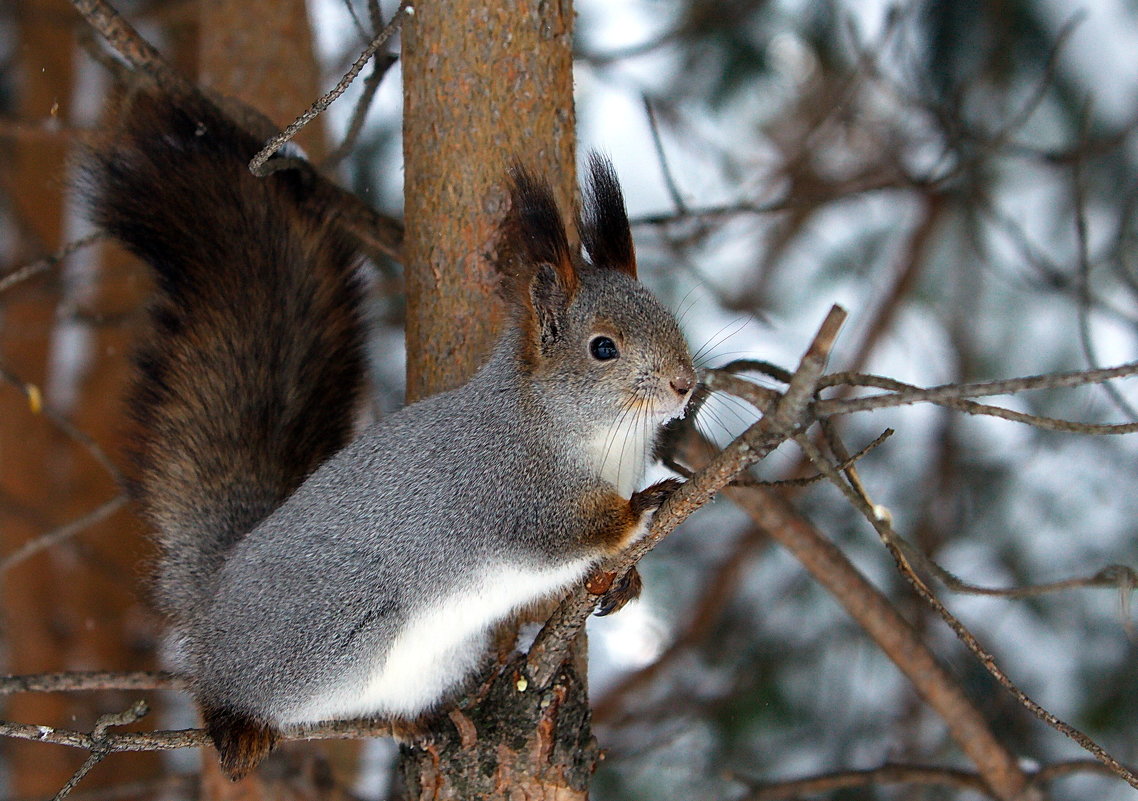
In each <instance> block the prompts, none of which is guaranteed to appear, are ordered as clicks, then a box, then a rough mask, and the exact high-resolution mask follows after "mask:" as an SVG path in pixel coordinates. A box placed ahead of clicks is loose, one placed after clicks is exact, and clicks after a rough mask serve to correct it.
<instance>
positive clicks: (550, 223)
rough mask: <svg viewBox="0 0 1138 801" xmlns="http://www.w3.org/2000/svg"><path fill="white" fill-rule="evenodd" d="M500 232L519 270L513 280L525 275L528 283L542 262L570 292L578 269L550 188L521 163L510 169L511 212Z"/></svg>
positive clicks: (571, 292)
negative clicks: (550, 268) (551, 269)
mask: <svg viewBox="0 0 1138 801" xmlns="http://www.w3.org/2000/svg"><path fill="white" fill-rule="evenodd" d="M502 235H503V238H504V239H505V240H506V242H505V244H506V247H507V249H508V251H509V252H510V253H511V255H512V257H513V260H514V261H515V262H516V263H515V264H514V265H512V271H513V272H516V273H520V275H515V276H514V278H515V279H517V278H522V277H523V276H524V279H525V282H526V283H528V279H530V278H532V276H533V275H534V274H535V273H536V272H537V270H538V269H539V268H540V267H541V265H543V264H548V265H549V266H550V267H552V268H553V270H554V272H555V273H556V275H557V278H558V280H559V281H560V282H561V284H562V289H563V290H564V292H565V294H566V295H568V296H570V297H571V296H572V295H573V293H574V291H575V290H576V288H577V269H576V267H575V266H574V264H573V255H572V251H571V250H570V248H569V237H568V236H567V235H566V233H565V223H564V221H563V220H562V219H561V211H560V209H558V208H557V201H556V200H555V199H554V197H553V190H552V189H551V188H550V186H549V183H548V182H547V181H545V180H538V179H537V178H535V177H534V176H533V174H532V173H531V172H530V171H529V170H527V169H526V168H525V167H523V166H522V165H520V164H515V165H514V166H513V167H512V168H511V169H510V211H509V213H508V214H507V215H506V219H505V220H504V221H503V223H502ZM518 260H520V263H517V262H518Z"/></svg>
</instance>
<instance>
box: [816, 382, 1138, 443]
mask: <svg viewBox="0 0 1138 801" xmlns="http://www.w3.org/2000/svg"><path fill="white" fill-rule="evenodd" d="M1113 369H1121V368H1113ZM1087 372H1093V371H1087ZM1071 375H1078V374H1077V373H1074V374H1071ZM1049 377H1050V376H1041V378H1049ZM1013 380H1018V381H1026V380H1031V379H1013ZM821 383H822V385H824V386H837V385H843V386H859V387H876V388H877V389H888V390H892V391H894V392H896V393H898V394H902V393H904V394H912V393H924V392H932V391H934V390H925V389H922V388H920V387H917V386H914V385H913V384H906V383H904V382H903V381H897V380H896V379H893V378H885V377H884V376H878V375H867V374H865V373H833V374H831V375H828V376H826V377H825V378H823V379H822V382H821ZM1088 383H1091V382H1088ZM955 386H959V387H968V386H972V387H975V386H981V385H979V384H972V385H968V384H958V385H955ZM1033 388H1034V387H1033ZM938 389H941V388H938ZM992 394H995V393H992ZM871 397H873V398H888V397H892V396H889V395H873V396H871ZM856 400H868V398H857V399H856ZM835 402H837V403H841V402H844V401H835ZM913 402H914V403H915V402H918V401H913ZM928 402H929V403H933V404H935V405H937V406H943V407H945V408H948V409H956V410H957V411H961V412H965V413H966V414H979V415H986V416H989V417H998V418H1000V419H1001V420H1010V421H1012V422H1015V423H1024V424H1025V425H1030V426H1035V427H1036V428H1042V429H1046V430H1047V431H1063V432H1067V433H1072V434H1132V433H1134V432H1135V431H1138V424H1135V423H1076V422H1073V421H1071V420H1062V419H1059V418H1055V417H1044V416H1042V415H1037V414H1026V413H1024V412H1016V411H1013V410H1011V409H1005V408H1003V407H1002V406H991V405H988V404H983V403H977V402H976V401H970V400H963V399H940V400H936V399H932V400H929V401H928ZM822 403H830V401H822ZM893 405H901V404H893ZM815 411H817V407H815ZM838 414H840V412H839V413H838ZM835 416H836V415H835Z"/></svg>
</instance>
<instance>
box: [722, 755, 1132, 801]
mask: <svg viewBox="0 0 1138 801" xmlns="http://www.w3.org/2000/svg"><path fill="white" fill-rule="evenodd" d="M1074 773H1100V774H1106V775H1113V774H1110V772H1109V771H1107V770H1106V769H1104V768H1103V766H1102V765H1100V764H1099V763H1097V762H1092V761H1090V760H1084V759H1075V760H1069V761H1067V762H1054V763H1052V764H1050V765H1044V766H1043V767H1042V768H1040V769H1039V770H1037V771H1035V772H1034V773H1032V774H1031V776H1030V786H1032V787H1037V786H1039V785H1040V784H1045V783H1047V782H1050V781H1052V780H1053V779H1056V778H1058V777H1060V776H1069V775H1071V774H1074ZM733 778H735V779H737V780H738V781H740V782H742V783H744V784H748V785H750V786H751V787H752V791H751V793H750V795H748V796H746V799H745V801H781V800H782V799H796V798H801V797H803V796H806V795H816V794H818V793H828V792H829V793H832V792H834V791H836V790H845V789H849V788H853V787H876V786H879V785H882V784H916V785H923V786H930V785H931V786H938V785H939V786H947V787H956V788H959V789H962V790H972V791H973V792H976V793H980V794H986V793H987V791H988V787H987V785H986V784H985V783H984V779H983V777H982V776H980V775H978V774H976V773H974V772H972V771H966V770H954V769H952V768H941V767H935V766H929V765H897V764H893V763H888V762H887V763H885V764H884V765H881V766H880V767H876V768H867V769H865V770H841V771H834V772H833V773H824V774H822V775H820V776H810V777H807V778H802V779H789V780H787V781H781V782H769V783H768V782H761V783H760V782H757V781H753V780H751V779H748V778H746V777H742V776H734V777H733Z"/></svg>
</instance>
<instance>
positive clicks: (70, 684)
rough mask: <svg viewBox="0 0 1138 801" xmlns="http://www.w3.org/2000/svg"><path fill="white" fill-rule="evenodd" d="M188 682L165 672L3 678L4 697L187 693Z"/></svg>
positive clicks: (0, 693)
mask: <svg viewBox="0 0 1138 801" xmlns="http://www.w3.org/2000/svg"><path fill="white" fill-rule="evenodd" d="M186 687H187V684H186V681H185V679H183V678H181V677H180V676H178V675H176V674H174V673H168V672H166V671H163V670H134V671H126V672H120V671H113V670H90V671H64V672H61V673H31V674H27V675H22V676H0V697H2V696H5V695H14V694H15V693H44V692H75V691H86V690H185V689H186Z"/></svg>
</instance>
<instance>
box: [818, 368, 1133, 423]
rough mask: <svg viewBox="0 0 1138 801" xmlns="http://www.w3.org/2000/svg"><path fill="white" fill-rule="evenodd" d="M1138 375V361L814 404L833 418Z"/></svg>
mask: <svg viewBox="0 0 1138 801" xmlns="http://www.w3.org/2000/svg"><path fill="white" fill-rule="evenodd" d="M1135 374H1138V362H1129V363H1127V364H1122V365H1119V366H1118V367H1108V368H1104V369H1101V370H1078V371H1074V372H1069V373H1049V374H1047V375H1037V376H1028V377H1025V378H1011V379H1006V380H1003V381H982V382H978V383H970V384H943V385H941V386H937V387H931V388H929V389H912V390H904V391H899V392H894V393H889V394H885V395H870V396H868V397H864V398H846V399H840V400H839V399H835V400H820V401H817V402H816V403H815V404H814V407H813V408H814V414H816V415H817V416H818V417H833V416H836V415H839V414H852V413H853V412H862V411H867V410H869V409H885V408H890V407H893V406H908V405H911V404H914V403H939V402H941V401H950V400H958V399H961V398H975V397H983V396H988V395H1011V394H1014V393H1016V392H1024V391H1027V390H1033V389H1057V388H1060V387H1076V386H1082V385H1084V384H1101V383H1102V382H1104V381H1109V380H1111V379H1112V378H1125V377H1127V376H1132V375H1135ZM822 383H823V385H824V386H832V385H833V384H835V383H840V381H835V380H834V379H833V377H831V376H827V379H826V381H824V382H822ZM1111 428H1112V429H1115V432H1114V433H1123V432H1124V431H1125V430H1126V429H1125V426H1112V427H1111Z"/></svg>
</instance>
